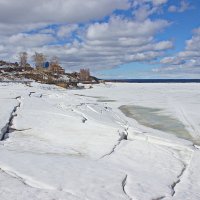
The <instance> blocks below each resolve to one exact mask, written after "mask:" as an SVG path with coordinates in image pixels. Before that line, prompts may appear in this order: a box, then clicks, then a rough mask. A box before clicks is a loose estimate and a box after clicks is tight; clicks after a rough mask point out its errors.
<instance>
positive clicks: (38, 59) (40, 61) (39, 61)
mask: <svg viewBox="0 0 200 200" xmlns="http://www.w3.org/2000/svg"><path fill="white" fill-rule="evenodd" d="M33 59H34V61H35V66H36V68H37V69H42V68H43V67H44V63H45V61H46V57H45V55H44V54H43V53H37V52H35V55H34V56H33Z"/></svg>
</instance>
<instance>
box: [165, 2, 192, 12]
mask: <svg viewBox="0 0 200 200" xmlns="http://www.w3.org/2000/svg"><path fill="white" fill-rule="evenodd" d="M190 8H191V5H190V4H189V3H188V2H187V1H185V0H183V1H180V5H179V6H175V5H171V6H169V8H168V11H169V12H179V13H181V12H184V11H186V10H188V9H190Z"/></svg>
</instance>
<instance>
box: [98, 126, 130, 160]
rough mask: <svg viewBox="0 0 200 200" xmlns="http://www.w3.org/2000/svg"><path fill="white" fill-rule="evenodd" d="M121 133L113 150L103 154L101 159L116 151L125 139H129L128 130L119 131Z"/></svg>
mask: <svg viewBox="0 0 200 200" xmlns="http://www.w3.org/2000/svg"><path fill="white" fill-rule="evenodd" d="M119 135H120V138H119V140H118V142H117V144H115V145H114V146H113V148H112V150H111V151H110V152H109V153H107V154H105V155H103V156H102V157H101V158H100V159H102V158H105V157H106V156H110V155H111V154H112V153H114V152H115V149H116V148H117V147H118V146H119V145H120V144H121V142H122V141H123V140H127V131H126V130H125V131H124V132H122V133H119Z"/></svg>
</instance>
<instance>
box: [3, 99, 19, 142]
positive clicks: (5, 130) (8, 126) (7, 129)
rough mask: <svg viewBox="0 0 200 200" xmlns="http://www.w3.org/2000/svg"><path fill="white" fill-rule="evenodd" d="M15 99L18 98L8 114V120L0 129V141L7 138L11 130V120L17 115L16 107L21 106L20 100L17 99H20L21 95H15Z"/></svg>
mask: <svg viewBox="0 0 200 200" xmlns="http://www.w3.org/2000/svg"><path fill="white" fill-rule="evenodd" d="M16 99H17V100H18V102H19V103H18V105H17V106H15V107H14V109H13V110H12V112H11V114H10V118H9V120H8V123H7V124H6V125H5V126H4V127H3V128H2V129H1V138H0V141H3V140H6V139H7V138H8V134H9V133H10V132H11V130H12V125H13V120H14V118H15V117H16V116H17V110H18V108H20V107H21V102H20V100H19V99H21V96H18V97H16Z"/></svg>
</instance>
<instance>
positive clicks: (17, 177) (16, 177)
mask: <svg viewBox="0 0 200 200" xmlns="http://www.w3.org/2000/svg"><path fill="white" fill-rule="evenodd" d="M0 171H1V172H3V173H5V174H7V175H9V176H11V177H12V178H14V179H17V180H18V181H20V182H21V183H22V184H23V185H25V186H28V187H31V188H34V187H33V186H31V185H29V184H27V183H26V180H25V179H23V178H22V177H20V176H18V175H17V174H16V173H13V172H10V171H6V170H3V169H2V168H0Z"/></svg>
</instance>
